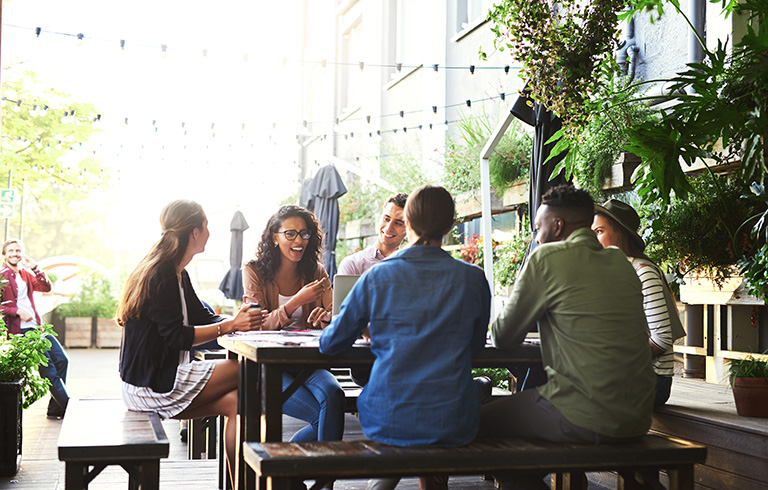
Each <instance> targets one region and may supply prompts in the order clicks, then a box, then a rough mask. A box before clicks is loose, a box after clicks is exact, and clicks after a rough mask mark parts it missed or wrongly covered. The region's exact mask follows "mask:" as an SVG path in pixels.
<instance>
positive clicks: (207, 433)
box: [203, 415, 219, 459]
mask: <svg viewBox="0 0 768 490" xmlns="http://www.w3.org/2000/svg"><path fill="white" fill-rule="evenodd" d="M218 421H219V417H218V416H216V415H213V416H211V417H206V418H204V419H203V434H204V437H205V438H204V439H203V440H204V441H205V444H204V445H205V449H204V450H205V459H216V438H217V437H219V436H218V434H217V427H218Z"/></svg>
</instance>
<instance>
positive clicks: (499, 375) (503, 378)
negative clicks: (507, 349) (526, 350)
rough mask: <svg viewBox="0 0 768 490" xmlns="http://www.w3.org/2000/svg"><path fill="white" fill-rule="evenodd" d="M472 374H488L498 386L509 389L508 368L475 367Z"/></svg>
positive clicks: (477, 375) (475, 375) (476, 375)
mask: <svg viewBox="0 0 768 490" xmlns="http://www.w3.org/2000/svg"><path fill="white" fill-rule="evenodd" d="M472 376H474V377H479V376H488V379H490V380H491V383H492V384H493V386H495V387H496V388H501V389H503V390H508V389H509V371H507V370H506V368H474V369H472Z"/></svg>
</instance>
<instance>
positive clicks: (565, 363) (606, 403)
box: [480, 185, 655, 490]
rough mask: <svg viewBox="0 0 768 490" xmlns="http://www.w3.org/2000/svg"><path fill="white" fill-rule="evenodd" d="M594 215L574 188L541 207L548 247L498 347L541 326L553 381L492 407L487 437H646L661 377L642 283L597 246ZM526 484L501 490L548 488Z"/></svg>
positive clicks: (531, 267)
mask: <svg viewBox="0 0 768 490" xmlns="http://www.w3.org/2000/svg"><path fill="white" fill-rule="evenodd" d="M593 216H594V204H593V201H592V197H591V196H590V195H589V194H588V193H587V192H586V191H584V190H581V189H576V188H574V187H573V186H571V185H561V186H557V187H555V188H553V189H551V190H550V191H549V192H547V193H546V194H545V195H544V197H543V198H542V205H541V206H540V207H539V209H538V211H537V213H536V221H535V226H536V229H537V231H538V236H537V241H538V242H539V243H540V244H541V246H539V247H537V248H536V250H535V251H534V252H533V253H532V254H531V256H530V257H529V259H528V261H527V263H526V265H525V267H524V268H523V269H522V270H521V272H520V275H519V276H518V279H517V281H516V282H515V285H514V288H513V290H512V293H511V295H510V297H509V299H508V301H507V303H506V306H505V308H504V311H502V313H501V314H500V315H499V316H498V318H497V319H496V320H495V321H494V323H493V325H492V327H491V336H492V339H493V343H494V345H495V346H496V347H498V348H501V349H506V348H513V347H515V346H517V345H519V344H520V343H521V342H522V341H523V340H524V339H525V336H526V334H527V333H528V332H529V331H530V330H531V329H532V328H533V327H535V326H538V329H539V332H540V335H541V350H542V361H543V364H544V368H545V370H546V372H547V378H548V381H547V383H546V384H544V385H542V386H540V387H539V388H537V389H535V390H528V391H523V392H521V393H518V394H515V395H512V396H510V397H508V398H507V399H505V400H500V401H497V402H492V403H489V404H487V405H485V406H484V407H483V411H482V418H481V426H480V436H481V437H522V438H530V439H544V440H549V441H555V442H576V443H594V444H605V443H618V442H623V441H630V440H634V439H637V438H639V437H641V436H643V435H644V434H645V433H646V432H647V431H648V428H649V427H650V424H651V413H652V410H653V391H654V383H655V377H654V373H653V368H652V367H651V351H650V349H649V348H648V325H647V323H646V320H645V314H644V312H643V296H642V291H641V285H640V281H639V280H638V278H637V274H635V271H634V269H633V268H632V266H631V264H630V263H629V261H628V260H627V258H626V257H625V256H624V254H623V253H622V252H621V251H620V250H619V249H617V248H614V247H609V248H607V249H604V248H603V247H602V246H601V245H600V243H599V242H598V241H597V237H596V236H595V233H594V232H593V231H592V230H591V229H590V226H591V223H592V219H593ZM523 483H524V482H522V481H520V480H519V479H518V481H516V482H514V485H513V486H509V485H508V484H507V485H508V486H504V487H502V488H504V489H505V490H506V489H507V488H540V486H538V485H537V484H536V481H535V480H534V481H533V482H532V484H531V485H529V486H525V485H522V484H523ZM538 484H539V485H541V484H542V481H541V479H539V480H538Z"/></svg>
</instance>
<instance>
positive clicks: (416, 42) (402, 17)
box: [396, 0, 427, 65]
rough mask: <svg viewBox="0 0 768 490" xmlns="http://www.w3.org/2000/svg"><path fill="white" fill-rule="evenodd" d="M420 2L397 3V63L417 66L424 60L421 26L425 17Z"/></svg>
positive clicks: (413, 0) (400, 1) (416, 0)
mask: <svg viewBox="0 0 768 490" xmlns="http://www.w3.org/2000/svg"><path fill="white" fill-rule="evenodd" d="M423 4H424V2H422V1H421V0H398V1H397V53H396V55H397V61H398V62H400V63H405V64H407V65H418V64H421V63H422V62H423V61H424V60H423V59H422V58H423V52H424V44H425V41H424V39H423V36H422V35H421V30H422V29H423V28H422V24H423V23H424V22H425V20H426V19H427V17H425V16H424V15H422V6H423Z"/></svg>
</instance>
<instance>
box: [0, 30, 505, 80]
mask: <svg viewBox="0 0 768 490" xmlns="http://www.w3.org/2000/svg"><path fill="white" fill-rule="evenodd" d="M3 28H12V29H20V30H26V31H30V32H31V33H34V35H35V37H38V38H39V37H41V36H43V35H46V36H48V35H51V36H63V37H68V38H74V39H77V40H78V42H80V43H83V42H86V41H88V42H91V41H93V42H99V43H106V44H112V45H114V46H115V47H119V48H120V49H121V50H125V49H126V47H128V48H133V47H136V48H143V49H151V50H158V51H159V52H160V53H161V54H164V55H165V54H167V53H168V51H169V49H171V50H172V51H175V52H179V53H191V54H195V53H197V54H199V55H200V56H202V57H203V58H207V57H208V56H209V54H211V53H210V52H209V51H210V50H209V49H207V48H202V49H191V48H187V47H175V46H171V45H168V44H164V43H160V44H149V43H144V42H133V41H131V42H128V40H126V39H105V38H100V37H91V36H86V35H85V34H84V33H82V32H78V33H71V32H59V31H52V30H47V29H43V28H42V27H28V26H19V25H15V24H3ZM240 55H241V56H242V59H243V61H244V62H245V63H248V62H249V59H250V56H249V53H241V54H240ZM261 62H263V61H261ZM281 63H282V65H283V67H286V66H288V65H289V64H294V63H297V64H302V65H320V66H322V67H323V68H325V67H327V66H356V67H358V68H359V69H360V70H361V71H362V70H364V69H365V68H366V67H369V68H385V69H395V70H396V71H397V72H401V71H402V70H403V69H405V70H413V69H416V68H421V67H422V66H425V65H424V64H415V65H414V64H405V63H400V62H394V63H375V62H368V61H337V60H328V59H318V60H312V59H292V58H287V57H284V58H282V59H281ZM426 66H430V67H431V68H432V70H433V71H435V72H437V71H438V70H465V71H467V72H468V73H469V74H470V75H474V74H475V72H476V71H480V70H496V71H503V72H504V73H505V74H509V73H510V71H517V70H520V67H519V66H512V65H501V66H495V65H477V64H469V65H458V66H453V65H440V64H439V63H434V64H427V65H426Z"/></svg>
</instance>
